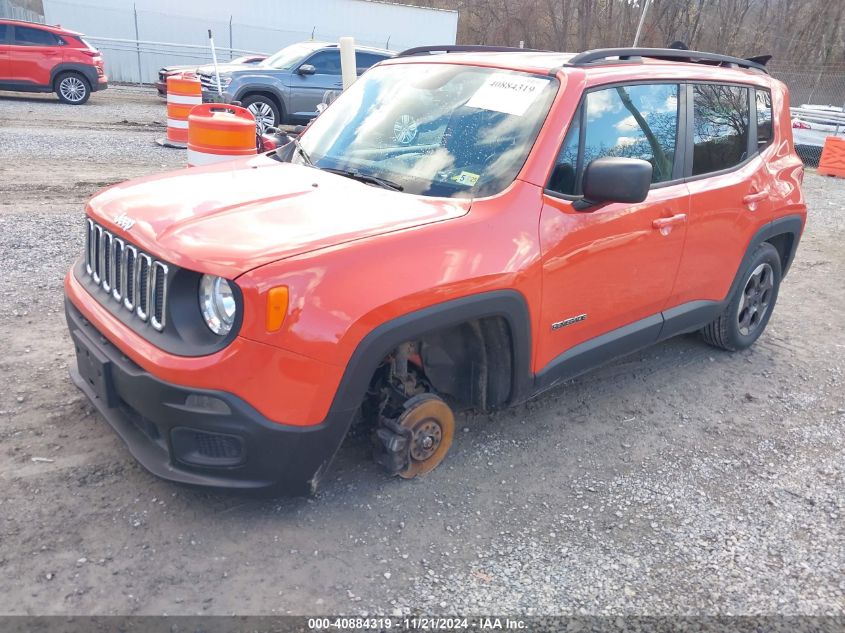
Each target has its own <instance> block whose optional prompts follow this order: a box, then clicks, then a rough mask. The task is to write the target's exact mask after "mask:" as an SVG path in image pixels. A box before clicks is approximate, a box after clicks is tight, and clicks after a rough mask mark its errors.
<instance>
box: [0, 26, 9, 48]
mask: <svg viewBox="0 0 845 633" xmlns="http://www.w3.org/2000/svg"><path fill="white" fill-rule="evenodd" d="M8 30H9V29H8V28H7V27H6V25H5V24H0V44H5V43H6V32H7V31H8Z"/></svg>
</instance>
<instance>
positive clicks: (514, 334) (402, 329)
mask: <svg viewBox="0 0 845 633" xmlns="http://www.w3.org/2000/svg"><path fill="white" fill-rule="evenodd" d="M485 317H503V318H504V319H505V321H506V322H507V323H508V326H509V328H510V334H511V345H512V353H513V382H512V388H511V396H510V398H509V402H510V403H515V402H519V401H521V400H524V399H525V398H527V397H528V396H529V395H530V393H529V392H530V390H531V386H532V380H533V376H532V374H531V320H530V316H529V311H528V304H527V302H526V300H525V297H524V296H523V295H522V294H521V293H519V292H517V291H515V290H493V291H489V292H482V293H479V294H475V295H469V296H466V297H461V298H459V299H453V300H450V301H445V302H443V303H439V304H437V305H433V306H430V307H428V308H423V309H421V310H416V311H414V312H409V313H408V314H404V315H402V316H400V317H397V318H395V319H392V320H390V321H387V322H386V323H383V324H382V325H380V326H378V327H377V328H375V329H374V330H373V331H371V332H370V333H369V334H367V335H366V336H365V337H364V338H363V339H362V340H361V342H360V343H358V346H357V347H356V348H355V351H354V352H353V353H352V356H351V358H350V359H349V362H348V363H347V364H346V370H345V371H344V373H343V377H342V378H341V380H340V385H339V386H338V389H337V392H336V393H335V397H334V400H333V401H332V405H331V408H330V413H337V414H341V413H343V414H346V415H351V414H353V413H354V412H355V411H356V410H357V409H358V407H359V406H360V404H361V402H362V400H363V398H364V394H365V393H366V390H367V388H368V387H369V384H370V379H371V378H372V376H373V373H374V372H375V370H376V369H377V368H378V365H379V363H381V361H382V360H383V359H384V358H385V357H386V356H388V355H389V354H390V352H391V351H392V350H393V349H395V348H396V347H397V346H398V345H399V344H400V343H403V342H405V341H407V340H409V339H413V338H417V337H422V336H425V335H426V334H429V333H431V332H435V331H437V330H441V329H443V328H447V327H450V326H453V325H458V324H459V323H463V322H466V321H469V320H472V319H481V318H485Z"/></svg>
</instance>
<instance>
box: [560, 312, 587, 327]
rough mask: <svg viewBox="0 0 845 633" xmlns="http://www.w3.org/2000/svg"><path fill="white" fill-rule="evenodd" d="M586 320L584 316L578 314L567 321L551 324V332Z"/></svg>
mask: <svg viewBox="0 0 845 633" xmlns="http://www.w3.org/2000/svg"><path fill="white" fill-rule="evenodd" d="M586 318H587V315H586V314H579V315H578V316H574V317H569V318H568V319H564V320H563V321H557V322H555V323H552V329H553V330H559V329H560V328H562V327H566V326H567V325H572V324H573V323H579V322H580V321H584V320H585V319H586Z"/></svg>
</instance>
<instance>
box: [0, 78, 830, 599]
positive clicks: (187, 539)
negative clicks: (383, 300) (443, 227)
mask: <svg viewBox="0 0 845 633" xmlns="http://www.w3.org/2000/svg"><path fill="white" fill-rule="evenodd" d="M164 118H165V113H164V105H163V102H162V101H161V100H160V99H158V98H157V97H156V96H155V95H154V93H153V92H152V91H151V89H147V88H144V89H140V88H128V87H115V88H110V89H109V90H107V91H106V92H104V93H97V94H95V95H94V96H93V97H92V99H91V102H90V103H89V105H86V106H84V107H70V106H63V105H60V104H58V103H57V102H56V101H55V99H54V98H53V97H51V96H43V97H42V96H37V97H32V96H17V97H15V96H7V95H4V96H3V97H0V158H2V160H0V217H2V227H3V229H2V231H0V253H2V262H3V267H4V273H5V274H4V275H3V276H2V277H0V297H2V301H0V346H2V348H3V349H4V350H6V353H5V354H4V355H3V356H2V358H0V376H2V379H3V382H4V384H5V385H6V388H5V389H4V390H3V391H2V392H0V449H2V450H0V489H2V493H0V613H6V614H36V613H37V614H162V613H167V614H203V613H204V614H211V613H214V614H230V613H238V614H267V615H272V614H285V613H296V614H320V613H356V614H361V613H369V614H374V613H378V614H394V613H395V614H398V613H409V612H418V613H444V614H454V613H484V612H495V613H522V614H553V613H556V614H646V615H661V614H663V615H677V614H687V615H696V614H722V615H728V614H815V615H824V614H827V615H831V614H836V615H843V614H845V522H843V515H844V514H845V460H844V459H843V456H845V439H843V438H845V433H843V431H845V388H843V386H845V377H843V369H845V339H844V338H843V336H842V326H843V325H845V284H843V281H842V280H843V278H845V251H843V249H842V242H843V237H845V181H843V180H835V179H826V178H821V177H819V176H816V175H815V174H814V173H812V172H810V173H808V174H807V178H806V182H805V191H806V194H807V197H808V201H809V204H810V220H809V226H808V229H807V232H806V234H805V237H804V239H803V241H802V244H801V247H800V249H799V251H798V256H797V259H796V262H795V264H794V266H793V268H792V272H791V273H790V275H789V277H788V278H787V280H786V282H785V285H784V286H783V288H782V291H781V295H780V298H779V303H778V306H777V309H776V311H775V313H774V317H773V318H772V320H771V323H770V325H769V328H768V330H767V332H766V333H765V334H764V335H763V337H762V338H761V339H760V341H759V342H758V343H757V345H755V347H754V348H752V349H751V350H748V351H746V352H743V353H738V354H729V353H724V352H720V351H717V350H714V349H712V348H710V347H707V346H706V345H704V344H703V343H702V342H701V341H700V340H698V339H697V338H696V337H694V336H687V337H682V338H679V339H675V340H672V341H669V342H667V343H664V344H661V345H658V346H656V347H654V348H651V349H649V350H646V351H644V352H642V353H640V354H637V355H634V356H631V357H628V358H626V359H623V360H621V361H619V362H616V363H614V364H612V365H609V366H606V367H604V368H602V369H599V370H597V371H595V372H593V373H591V374H589V375H587V376H584V377H583V378H580V379H578V380H576V381H574V382H571V383H569V384H566V385H564V386H562V387H560V388H558V389H556V390H554V391H552V392H550V393H547V394H545V395H543V396H542V397H540V398H537V399H535V400H533V401H531V402H529V403H527V404H526V405H524V406H520V407H517V408H515V409H511V410H509V411H505V412H502V413H499V414H496V415H490V416H488V415H464V416H461V417H460V418H459V420H458V424H459V428H460V429H461V432H460V434H459V437H458V438H457V439H456V443H455V446H454V447H453V449H452V452H451V454H450V456H449V457H448V458H447V460H446V461H445V462H444V463H443V464H442V465H441V466H440V468H438V469H437V470H436V471H434V472H433V473H431V474H430V475H429V476H427V477H425V478H422V479H419V480H414V481H410V482H408V481H402V480H398V479H389V478H387V477H385V476H384V475H383V474H382V473H381V472H380V471H379V470H378V469H377V468H376V467H375V466H374V465H372V464H371V463H370V461H369V459H368V454H367V453H368V452H367V446H366V442H365V441H364V440H362V439H360V438H352V439H350V440H349V441H348V442H347V443H346V444H345V445H344V448H343V449H342V450H341V454H340V456H339V458H338V460H337V461H336V463H335V467H334V469H333V471H332V473H330V475H329V476H328V477H327V480H326V481H325V484H324V487H323V489H322V491H321V493H320V494H319V496H318V497H316V498H315V499H309V500H303V499H298V500H274V501H267V500H263V501H262V500H254V499H249V498H243V497H237V496H231V495H220V494H213V493H208V492H202V491H195V490H191V489H185V488H181V487H176V486H174V485H171V484H168V483H164V482H161V481H159V480H157V479H155V478H153V477H152V476H151V475H149V474H147V473H146V472H145V471H144V470H143V469H142V468H140V467H139V466H138V465H137V464H136V463H135V462H134V461H133V459H132V458H131V457H130V456H129V454H128V452H127V451H126V449H125V447H124V446H123V445H122V444H121V442H120V440H118V438H117V437H116V436H115V435H114V433H112V432H111V431H110V429H109V428H108V426H107V424H106V423H105V422H104V421H103V420H102V419H101V418H100V417H99V416H98V415H97V414H96V413H95V412H94V411H93V409H92V407H91V406H90V405H89V404H88V403H87V401H85V400H84V399H83V398H82V396H81V395H80V394H79V392H78V391H77V390H76V389H75V388H74V387H73V386H72V385H71V384H70V381H69V379H68V377H67V371H68V367H69V366H70V365H71V364H72V363H73V362H74V360H73V354H72V347H71V344H70V340H69V338H68V336H67V333H66V330H65V324H64V318H63V314H62V294H61V279H62V276H63V274H64V272H65V270H66V269H67V268H68V266H69V265H70V263H71V261H72V259H73V258H75V256H76V255H77V253H79V252H80V250H81V244H82V240H81V238H82V217H83V216H82V214H83V205H84V202H85V200H86V199H87V198H88V197H89V196H90V195H91V194H92V193H94V192H95V191H96V190H97V189H98V188H100V187H102V186H104V185H106V184H109V183H112V182H117V181H120V180H123V179H125V178H128V177H132V176H136V175H140V174H144V173H152V172H156V171H160V170H162V169H164V168H174V167H179V166H181V165H183V164H184V161H185V156H184V153H183V152H180V151H176V150H167V149H163V148H160V147H158V146H157V145H155V143H154V139H156V138H158V137H160V136H162V135H163V134H164V129H163V126H162V123H161V122H162V121H164ZM34 458H46V459H45V460H39V459H34Z"/></svg>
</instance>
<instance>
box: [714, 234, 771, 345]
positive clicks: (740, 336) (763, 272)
mask: <svg viewBox="0 0 845 633" xmlns="http://www.w3.org/2000/svg"><path fill="white" fill-rule="evenodd" d="M739 279H740V283H739V285H738V286H737V287H736V289H735V290H734V293H733V295H732V296H731V298H730V301H728V305H727V306H726V307H725V309H724V311H723V312H722V314H720V315H719V316H718V317H716V319H714V320H713V322H712V323H709V324H707V325H706V326H705V327H704V328H703V329H702V330H701V335H702V336H703V337H704V340H705V341H706V342H707V343H709V344H710V345H714V346H715V347H720V348H722V349H726V350H729V351H732V352H735V351H737V350H741V349H745V348H747V347H750V346H751V345H753V344H754V341H756V340H757V339H758V338H760V335H761V334H762V333H763V330H765V329H766V325H767V324H768V323H769V319H770V318H771V316H772V311H773V310H774V308H775V302H776V301H777V298H778V290H779V289H780V281H781V262H780V254H779V253H778V251H777V249H776V248H775V247H774V246H772V245H771V244H769V243H768V242H763V243H762V244H760V246H758V247H757V249H756V250H755V251H754V254H753V255H752V256H751V259H750V260H749V262H748V263H747V264H746V265H745V266H744V267H743V269H742V271H741V272H740V275H739Z"/></svg>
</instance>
